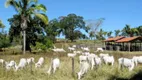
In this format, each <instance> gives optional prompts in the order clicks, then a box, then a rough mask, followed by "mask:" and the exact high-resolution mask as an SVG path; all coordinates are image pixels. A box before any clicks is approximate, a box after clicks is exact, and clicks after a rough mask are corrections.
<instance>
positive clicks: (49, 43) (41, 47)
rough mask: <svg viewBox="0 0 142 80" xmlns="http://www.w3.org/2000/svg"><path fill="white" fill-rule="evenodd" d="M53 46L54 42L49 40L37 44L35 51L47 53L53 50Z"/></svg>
mask: <svg viewBox="0 0 142 80" xmlns="http://www.w3.org/2000/svg"><path fill="white" fill-rule="evenodd" d="M52 45H53V43H52V41H51V40H49V39H47V40H45V41H43V42H36V46H35V49H36V50H43V51H46V50H47V49H48V48H51V47H52Z"/></svg>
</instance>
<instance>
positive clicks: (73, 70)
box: [72, 57, 74, 77]
mask: <svg viewBox="0 0 142 80" xmlns="http://www.w3.org/2000/svg"><path fill="white" fill-rule="evenodd" d="M72 76H73V77H74V57H72Z"/></svg>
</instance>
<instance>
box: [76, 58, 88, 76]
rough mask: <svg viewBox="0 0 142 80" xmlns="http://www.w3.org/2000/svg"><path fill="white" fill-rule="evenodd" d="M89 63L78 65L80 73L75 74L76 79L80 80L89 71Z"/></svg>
mask: <svg viewBox="0 0 142 80" xmlns="http://www.w3.org/2000/svg"><path fill="white" fill-rule="evenodd" d="M89 67H90V66H89V63H88V62H87V61H84V62H81V63H80V71H79V72H78V73H77V77H78V79H81V77H82V76H83V75H84V74H85V73H87V72H88V70H89Z"/></svg>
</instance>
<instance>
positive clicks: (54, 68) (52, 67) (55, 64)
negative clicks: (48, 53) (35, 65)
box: [47, 58, 60, 75]
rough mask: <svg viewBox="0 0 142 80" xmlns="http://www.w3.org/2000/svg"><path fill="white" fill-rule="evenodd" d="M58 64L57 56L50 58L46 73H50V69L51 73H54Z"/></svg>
mask: <svg viewBox="0 0 142 80" xmlns="http://www.w3.org/2000/svg"><path fill="white" fill-rule="evenodd" d="M59 66H60V60H59V58H55V59H53V60H51V65H50V67H49V70H48V71H47V73H48V74H49V75H50V74H51V71H52V72H53V73H55V71H56V69H57V68H59Z"/></svg>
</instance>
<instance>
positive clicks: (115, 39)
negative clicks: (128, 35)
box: [104, 36, 125, 42]
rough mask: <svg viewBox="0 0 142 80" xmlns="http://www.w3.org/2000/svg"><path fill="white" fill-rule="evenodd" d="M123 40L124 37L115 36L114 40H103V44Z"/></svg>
mask: <svg viewBox="0 0 142 80" xmlns="http://www.w3.org/2000/svg"><path fill="white" fill-rule="evenodd" d="M123 38H125V37H124V36H117V37H114V38H108V39H107V40H104V41H105V42H114V41H117V40H120V39H123Z"/></svg>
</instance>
